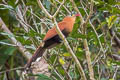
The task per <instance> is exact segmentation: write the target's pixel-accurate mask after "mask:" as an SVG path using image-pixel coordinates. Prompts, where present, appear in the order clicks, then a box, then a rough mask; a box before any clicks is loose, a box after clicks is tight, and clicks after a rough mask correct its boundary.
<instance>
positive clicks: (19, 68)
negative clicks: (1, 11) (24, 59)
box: [0, 67, 24, 74]
mask: <svg viewBox="0 0 120 80" xmlns="http://www.w3.org/2000/svg"><path fill="white" fill-rule="evenodd" d="M23 69H24V67H18V68H13V69H9V70H5V71H1V72H0V74H3V73H6V72H10V71H16V70H23Z"/></svg>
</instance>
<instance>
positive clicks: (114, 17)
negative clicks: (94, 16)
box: [106, 15, 117, 29]
mask: <svg viewBox="0 0 120 80" xmlns="http://www.w3.org/2000/svg"><path fill="white" fill-rule="evenodd" d="M116 20H117V16H115V15H112V16H110V17H109V18H106V21H107V23H108V27H109V29H110V28H111V27H112V26H113V24H114V23H115V21H116Z"/></svg>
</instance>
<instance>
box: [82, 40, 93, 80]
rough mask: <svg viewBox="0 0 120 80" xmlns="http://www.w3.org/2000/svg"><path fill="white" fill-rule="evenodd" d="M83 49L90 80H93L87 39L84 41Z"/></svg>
mask: <svg viewBox="0 0 120 80" xmlns="http://www.w3.org/2000/svg"><path fill="white" fill-rule="evenodd" d="M84 48H85V53H86V59H87V64H88V68H89V75H90V80H95V78H94V71H93V66H92V62H91V58H90V51H89V47H88V43H87V39H84Z"/></svg>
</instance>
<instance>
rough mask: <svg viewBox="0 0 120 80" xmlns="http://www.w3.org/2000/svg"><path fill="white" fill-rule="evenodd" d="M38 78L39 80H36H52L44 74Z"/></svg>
mask: <svg viewBox="0 0 120 80" xmlns="http://www.w3.org/2000/svg"><path fill="white" fill-rule="evenodd" d="M36 76H38V78H37V79H36V80H52V79H51V78H49V77H48V76H46V75H44V74H38V75H36Z"/></svg>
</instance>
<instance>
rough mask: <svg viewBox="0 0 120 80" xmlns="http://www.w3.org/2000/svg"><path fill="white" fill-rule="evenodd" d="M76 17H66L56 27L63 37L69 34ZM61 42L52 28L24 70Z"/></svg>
mask: <svg viewBox="0 0 120 80" xmlns="http://www.w3.org/2000/svg"><path fill="white" fill-rule="evenodd" d="M76 16H80V15H79V14H76V15H73V16H67V17H65V18H64V19H63V20H62V21H61V22H59V23H58V27H59V29H60V30H61V32H62V33H63V34H64V36H65V37H67V36H68V35H69V34H70V32H72V30H73V26H74V23H75V20H76ZM61 42H62V39H61V38H60V37H59V35H58V33H57V32H56V27H55V26H54V27H53V28H52V29H50V30H48V32H47V34H46V35H45V37H44V39H43V42H42V44H43V45H41V46H39V47H38V48H37V50H36V51H35V53H34V55H33V56H32V58H31V59H30V60H29V61H28V62H27V64H26V65H25V68H30V66H31V63H32V62H34V61H35V60H36V59H37V58H38V57H41V56H42V55H43V53H44V52H45V50H46V49H50V48H53V47H55V46H56V45H58V44H60V43H61Z"/></svg>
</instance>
